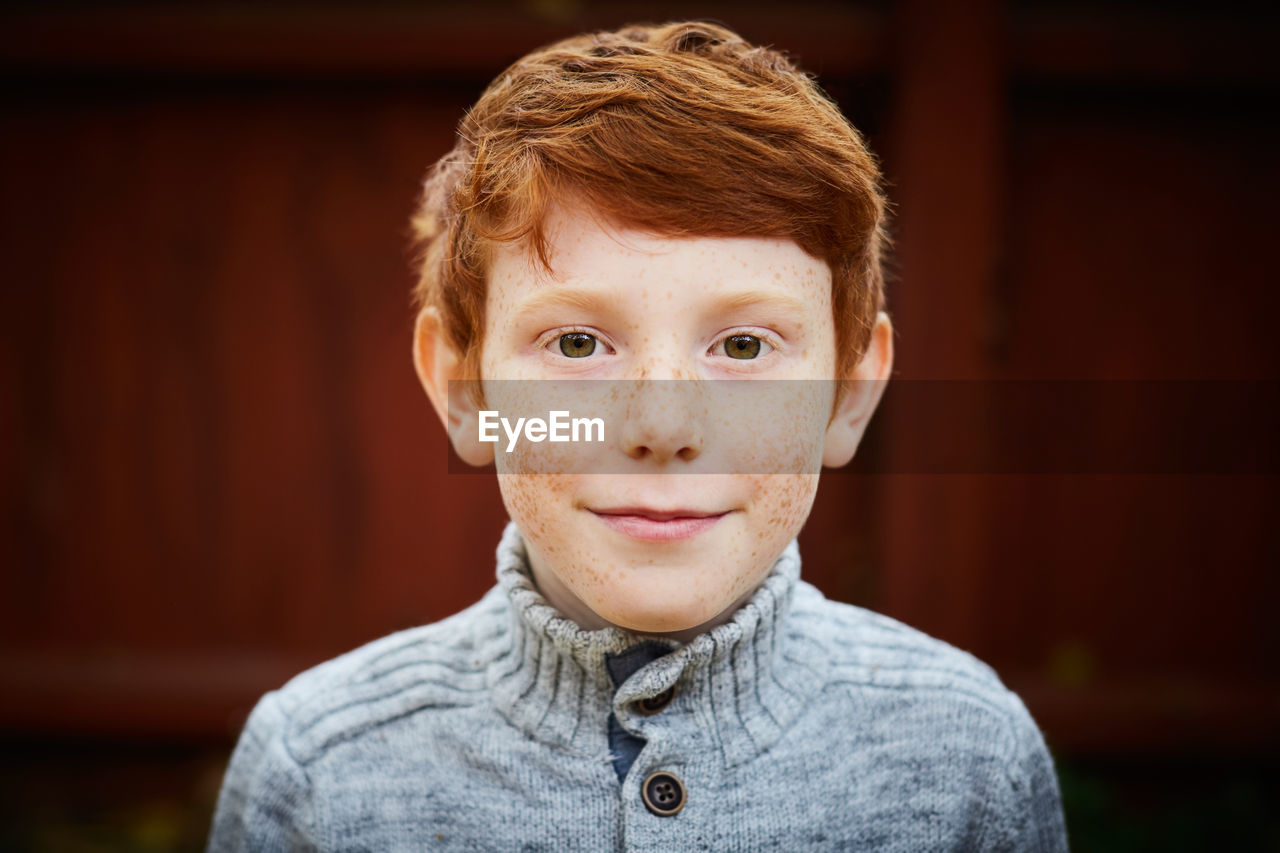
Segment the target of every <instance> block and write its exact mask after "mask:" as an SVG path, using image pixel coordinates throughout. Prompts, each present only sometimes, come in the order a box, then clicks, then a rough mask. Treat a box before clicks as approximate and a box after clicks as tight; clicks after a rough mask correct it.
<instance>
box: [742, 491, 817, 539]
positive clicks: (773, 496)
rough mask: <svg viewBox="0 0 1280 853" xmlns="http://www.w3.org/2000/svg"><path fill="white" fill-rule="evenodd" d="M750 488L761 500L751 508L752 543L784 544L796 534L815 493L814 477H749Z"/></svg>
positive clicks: (806, 514) (810, 506) (811, 505)
mask: <svg viewBox="0 0 1280 853" xmlns="http://www.w3.org/2000/svg"><path fill="white" fill-rule="evenodd" d="M751 479H752V481H753V482H752V487H753V488H754V489H755V490H756V493H757V494H759V495H761V496H762V497H761V499H760V500H759V501H758V502H757V503H756V505H755V506H754V507H753V514H754V515H755V516H756V518H755V521H754V524H753V527H754V532H755V534H756V539H757V540H759V541H762V542H770V543H777V542H783V543H784V544H785V542H788V541H790V540H791V538H792V537H794V536H795V535H796V534H797V533H799V532H800V528H801V526H803V525H804V521H805V519H806V518H808V517H809V510H810V509H811V508H812V507H813V499H814V497H815V496H816V495H817V493H818V475H816V474H774V475H761V476H757V477H753V478H751Z"/></svg>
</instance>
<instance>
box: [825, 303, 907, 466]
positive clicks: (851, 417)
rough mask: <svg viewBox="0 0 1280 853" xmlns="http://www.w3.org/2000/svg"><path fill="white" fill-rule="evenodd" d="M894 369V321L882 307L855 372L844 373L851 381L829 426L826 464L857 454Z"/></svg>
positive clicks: (846, 460)
mask: <svg viewBox="0 0 1280 853" xmlns="http://www.w3.org/2000/svg"><path fill="white" fill-rule="evenodd" d="M892 371H893V324H892V323H891V322H889V315H888V314H886V313H884V312H883V311H881V312H880V313H879V314H877V315H876V324H875V327H874V328H872V330H871V340H870V341H869V342H868V343H867V351H866V352H865V353H863V355H862V360H861V361H860V362H858V366H857V367H855V368H854V369H853V374H852V375H851V376H845V377H840V378H841V379H844V380H847V381H845V382H844V383H843V386H844V396H843V397H841V398H840V403H839V404H838V405H837V406H836V411H835V415H834V416H833V417H832V418H831V423H830V424H829V425H828V426H827V436H826V440H825V442H824V443H823V446H822V464H823V465H825V466H827V467H828V468H839V467H840V466H842V465H847V464H848V463H849V460H850V459H852V458H853V454H854V452H855V451H856V450H857V449H858V443H859V442H860V441H862V434H863V433H864V432H866V430H867V424H868V423H870V421H871V415H872V414H874V413H875V410H876V406H877V405H879V403H880V397H881V395H882V394H884V386H885V385H886V384H887V383H888V381H889V374H890V373H891V372H892Z"/></svg>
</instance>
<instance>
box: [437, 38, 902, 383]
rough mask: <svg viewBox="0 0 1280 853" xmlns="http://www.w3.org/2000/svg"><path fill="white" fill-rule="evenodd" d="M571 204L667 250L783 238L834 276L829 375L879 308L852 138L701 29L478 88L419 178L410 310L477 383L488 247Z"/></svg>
mask: <svg viewBox="0 0 1280 853" xmlns="http://www.w3.org/2000/svg"><path fill="white" fill-rule="evenodd" d="M567 198H573V199H575V200H579V201H581V202H582V203H584V204H585V205H586V206H587V207H589V208H590V209H592V210H594V211H595V212H597V213H600V214H603V215H604V216H605V217H606V218H608V219H611V220H614V221H616V222H618V223H622V224H625V225H629V226H631V227H636V228H642V229H645V230H649V231H652V232H655V233H658V234H662V235H666V236H698V237H716V236H725V237H781V238H787V239H790V240H793V241H794V242H795V243H797V244H798V245H799V246H800V247H801V248H802V249H804V250H805V251H807V252H808V253H809V254H811V255H813V256H814V257H816V258H819V259H821V260H824V261H826V262H827V264H828V265H829V266H830V267H831V272H832V302H833V310H834V312H835V321H836V323H835V324H836V346H837V357H836V365H837V370H838V371H839V374H838V375H841V376H843V375H847V374H848V372H849V370H851V369H852V368H853V366H854V365H856V364H857V363H858V361H859V360H860V359H861V357H862V354H863V352H864V351H865V350H866V347H867V343H868V340H869V338H870V333H871V329H872V327H873V325H874V323H875V317H876V312H877V311H879V310H880V309H881V308H882V307H883V304H884V273H883V270H882V258H881V255H882V251H883V250H884V247H885V244H886V242H887V240H886V237H885V233H884V222H885V207H886V203H885V199H884V196H883V194H882V191H881V188H880V170H879V167H878V165H877V163H876V160H875V157H874V156H873V155H872V154H871V152H870V151H869V150H868V148H867V146H866V144H865V142H864V141H863V139H862V136H861V135H860V134H859V133H858V131H857V130H855V129H854V128H853V126H852V125H850V124H849V122H848V120H846V119H845V117H844V116H843V115H842V114H841V113H840V110H839V109H838V108H837V107H836V106H835V104H833V103H832V102H831V100H830V99H829V98H828V97H827V96H826V95H825V93H823V92H822V90H821V89H820V88H819V87H818V86H817V84H816V83H815V82H814V81H813V79H812V78H811V77H810V76H808V75H807V74H805V73H804V72H802V71H801V70H800V69H798V68H797V67H796V66H795V65H794V64H792V62H791V61H790V60H789V59H788V58H787V57H785V56H784V55H783V54H781V53H779V52H777V51H775V50H771V49H769V48H762V47H755V46H752V45H750V44H748V43H747V42H745V41H743V40H742V39H741V38H740V37H739V36H737V35H735V34H734V33H732V32H730V31H729V30H727V29H725V28H723V27H719V26H715V25H712V24H705V23H674V24H665V25H662V26H628V27H623V28H622V29H620V30H617V31H616V32H602V33H594V34H590V35H583V36H578V37H575V38H571V39H566V40H565V41H561V42H557V43H555V44H553V45H550V46H548V47H545V48H542V49H540V50H536V51H534V52H533V53H530V54H529V55H528V56H526V57H524V58H523V59H521V60H519V61H518V62H516V63H515V64H514V65H512V66H511V67H510V68H508V69H507V70H506V71H504V72H503V73H502V74H501V75H500V76H499V77H498V78H497V79H496V80H494V81H493V83H491V84H490V85H489V87H488V88H487V89H486V90H485V92H484V94H482V95H481V96H480V100H479V101H477V102H476V104H475V106H474V107H473V108H472V109H471V110H470V111H469V112H468V113H467V115H466V117H465V118H464V119H463V121H462V123H461V125H460V127H459V133H458V140H457V143H456V144H455V145H454V147H453V150H452V151H450V152H449V153H448V154H446V155H445V156H444V157H442V158H441V159H440V161H439V162H438V163H436V164H435V166H434V167H433V168H432V169H431V171H430V173H429V174H428V176H427V180H426V186H425V191H424V194H423V200H422V204H421V207H420V209H419V211H418V213H417V215H416V216H415V218H414V229H415V232H416V235H417V239H418V243H419V245H420V247H421V249H422V251H421V255H420V258H421V266H420V276H419V281H418V285H417V287H416V289H415V294H414V295H415V298H416V300H417V302H418V304H419V305H421V306H426V305H431V306H435V307H436V308H437V309H438V310H439V311H440V312H441V314H442V317H443V320H444V325H445V328H446V330H447V333H448V335H449V339H450V341H451V343H452V344H453V345H454V348H455V349H456V350H457V351H458V353H459V354H460V356H461V357H462V358H463V363H464V366H465V369H466V374H467V375H468V376H472V377H477V376H478V369H477V368H478V365H479V351H480V345H481V343H482V331H483V328H484V306H485V298H486V287H485V282H486V273H487V268H486V267H487V256H488V253H487V251H486V247H487V246H488V245H489V244H490V242H491V241H510V240H525V241H527V242H528V244H529V246H530V247H531V249H532V251H533V252H535V253H536V255H537V256H538V258H539V259H541V261H542V262H543V264H544V265H546V264H547V257H548V247H547V241H546V234H545V232H544V223H545V218H546V214H547V212H548V210H549V208H550V207H551V205H553V204H554V203H555V202H556V201H557V200H561V199H567Z"/></svg>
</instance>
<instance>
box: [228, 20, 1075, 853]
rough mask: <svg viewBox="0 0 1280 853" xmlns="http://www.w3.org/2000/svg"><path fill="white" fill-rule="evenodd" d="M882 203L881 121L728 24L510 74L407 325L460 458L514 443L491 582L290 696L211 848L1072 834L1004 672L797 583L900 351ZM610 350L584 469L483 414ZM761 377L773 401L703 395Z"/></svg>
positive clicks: (430, 227)
mask: <svg viewBox="0 0 1280 853" xmlns="http://www.w3.org/2000/svg"><path fill="white" fill-rule="evenodd" d="M883 217H884V201H883V198H882V195H881V192H880V189H879V173H878V170H877V167H876V165H875V161H874V159H873V158H872V156H871V155H870V153H869V152H868V151H867V150H866V148H865V146H864V145H863V143H862V140H861V138H860V137H859V135H858V134H857V132H856V131H855V130H853V129H852V128H851V127H850V126H849V125H848V123H847V122H846V121H845V119H844V118H843V117H842V116H841V115H840V113H839V111H838V110H837V109H836V108H835V107H834V106H833V105H832V104H831V103H830V102H829V101H828V100H827V99H826V98H825V97H823V95H822V94H821V93H820V92H819V90H818V89H817V88H816V86H815V85H814V84H813V83H812V82H811V80H810V79H809V78H808V77H806V76H805V75H804V74H802V73H801V72H799V71H798V70H797V69H795V68H794V67H793V66H792V65H791V64H790V62H789V61H788V60H787V59H785V58H784V57H783V56H781V55H780V54H778V53H776V52H773V51H771V50H766V49H761V48H755V47H752V46H750V45H748V44H746V43H744V42H743V41H742V40H741V39H740V38H739V37H738V36H736V35H734V34H733V33H731V32H729V31H728V30H725V29H723V28H720V27H717V26H711V25H707V24H671V25H666V26H660V27H629V28H624V29H622V30H620V31H618V32H613V33H601V34H596V35H592V36H584V37H581V38H576V39H571V40H568V41H565V42H561V43H559V44H556V45H553V46H551V47H548V48H546V49H543V50H540V51H537V52H535V53H533V54H531V55H529V56H528V57H526V58H524V59H523V60H521V61H520V62H518V63H516V64H515V65H514V66H513V67H512V68H510V69H508V70H507V71H506V72H505V73H504V74H503V75H502V76H501V77H499V78H498V79H497V80H496V81H495V82H494V83H493V84H492V85H491V86H490V87H489V89H488V90H487V91H486V92H485V94H484V95H483V96H482V97H481V98H480V101H479V102H478V103H477V104H476V106H475V108H474V109H473V110H472V111H471V112H470V113H469V114H468V115H467V117H466V119H465V120H464V122H463V124H462V127H461V132H460V134H459V141H458V143H457V145H456V147H455V149H454V150H453V151H452V152H451V153H450V154H449V155H447V156H446V157H445V158H443V159H442V160H441V161H440V163H438V164H437V165H436V167H435V169H434V170H433V171H432V173H431V175H430V176H429V178H428V181H427V188H426V193H425V197H424V203H423V207H422V210H421V212H420V215H419V217H418V219H417V226H418V229H419V233H420V235H421V237H422V240H423V244H424V246H425V251H424V254H423V262H422V275H421V283H420V285H419V292H418V297H419V300H420V303H421V306H422V310H421V313H420V315H419V318H418V325H417V331H416V336H415V341H414V358H415V363H416V366H417V369H418V374H419V377H420V379H421V380H422V383H423V386H424V388H425V389H426V392H427V395H428V396H429V398H430V400H431V402H432V404H433V406H434V407H435V409H436V411H437V413H438V414H439V416H440V418H441V420H442V422H443V423H444V424H445V427H446V429H447V430H448V432H449V435H450V439H451V441H452V443H453V445H454V447H455V449H456V450H457V452H458V453H459V455H460V456H461V457H462V458H463V459H464V460H465V461H467V462H470V463H473V464H487V463H489V462H495V463H496V464H497V467H498V472H499V485H500V489H501V492H502V497H503V500H504V503H505V505H506V507H507V510H508V512H509V513H510V515H511V518H512V523H511V524H510V525H509V526H508V528H507V531H506V533H505V534H504V536H503V539H502V542H501V544H500V545H499V547H498V565H497V575H498V585H497V586H496V587H495V588H493V589H492V590H491V591H490V592H489V593H488V594H487V595H486V596H485V597H484V598H483V599H482V600H481V601H480V602H479V603H477V604H476V605H473V606H472V607H470V608H468V609H467V610H465V611H463V612H462V613H460V614H457V615H455V616H453V617H451V618H450V619H447V620H444V621H443V622H440V623H437V624H434V625H428V626H425V627H422V628H417V629H413V630H410V631H405V632H402V633H399V634H395V635H393V636H390V637H386V638H384V639H382V640H380V641H377V642H375V643H372V644H370V645H368V646H366V647H364V648H362V649H358V650H356V651H354V652H352V653H350V654H348V655H345V656H343V657H341V658H338V659H336V660H334V661H330V662H329V663H326V664H324V665H322V666H320V667H317V668H315V669H313V670H311V671H309V672H307V673H304V674H302V675H300V676H298V677H297V678H295V679H294V680H293V681H291V682H290V683H289V684H288V685H286V686H285V687H284V688H282V689H281V690H279V691H275V692H273V693H270V694H268V695H267V696H266V697H264V698H263V699H262V700H261V702H260V703H259V704H258V706H257V708H256V709H255V710H254V712H253V714H252V716H251V717H250V719H249V722H248V723H247V725H246V727H245V731H244V734H243V736H242V737H241V740H240V744H239V745H238V747H237V748H236V751H235V754H234V756H233V758H232V762H231V766H230V768H229V769H228V771H227V776H226V780H225V783H224V786H223V791H222V795H221V798H220V800H219V804H218V811H217V814H216V816H215V819H214V825H213V830H212V835H211V838H210V842H209V848H210V849H211V850H217V851H221V850H235V849H255V850H258V849H310V848H315V849H323V850H377V851H383V850H403V849H441V850H452V849H457V850H507V849H521V850H546V851H561V850H615V849H637V850H641V849H643V850H659V851H669V850H761V849H781V850H810V849H812V850H827V849H860V850H861V849H868V850H902V851H908V850H910V851H916V850H940V849H947V850H1062V849H1065V847H1066V841H1065V834H1064V830H1063V823H1062V815H1061V807H1060V805H1059V801H1058V792H1057V783H1056V780H1055V778H1054V773H1053V767H1052V764H1051V761H1050V758H1049V756H1048V754H1047V752H1046V750H1045V746H1044V743H1043V740H1042V739H1041V736H1040V733H1039V731H1038V730H1037V729H1036V726H1035V724H1034V723H1033V722H1032V721H1031V719H1030V717H1029V716H1028V714H1027V712H1026V710H1025V709H1024V707H1023V706H1022V704H1021V702H1020V701H1019V700H1018V699H1017V697H1016V696H1014V695H1013V694H1011V693H1010V692H1009V691H1007V690H1006V689H1005V688H1004V687H1003V686H1002V685H1001V684H1000V682H999V681H998V679H997V678H996V676H995V675H994V674H993V673H992V672H991V670H989V669H988V668H986V667H985V666H983V665H982V664H981V663H979V662H978V661H976V660H975V659H973V658H972V657H970V656H968V655H966V654H965V653H963V652H959V651H957V650H955V649H952V648H950V647H949V646H946V645H945V644H943V643H941V642H938V641H936V640H932V639H930V638H928V637H925V636H923V635H921V634H919V633H918V632H915V631H913V630H911V629H909V628H907V627H905V626H903V625H901V624H898V623H896V622H894V621H892V620H890V619H887V618H884V617H881V616H877V615H875V614H872V613H869V612H866V611H864V610H861V609H859V608H855V607H851V606H848V605H842V604H836V603H833V602H829V601H827V600H825V599H824V598H823V597H822V595H821V594H820V593H818V591H817V590H816V589H814V588H813V587H811V586H808V585H807V584H805V583H803V582H802V581H800V580H799V579H798V574H799V555H798V552H797V549H796V545H795V543H794V539H795V536H796V534H797V533H798V531H799V529H800V527H801V526H802V524H803V523H804V520H805V518H806V516H807V514H808V512H809V509H810V506H811V505H812V501H813V498H814V494H815V492H816V489H817V475H816V474H815V473H813V471H815V470H816V468H817V466H818V464H819V463H821V464H826V465H830V466H838V465H843V464H845V463H846V462H848V461H849V459H850V458H851V457H852V456H853V453H854V451H855V449H856V447H857V444H858V441H859V439H860V438H861V435H862V431H863V429H864V427H865V425H866V423H867V420H868V419H869V418H870V416H871V414H872V412H873V410H874V409H875V406H876V403H877V402H878V399H879V392H880V390H881V389H882V388H883V383H884V381H885V380H887V378H888V376H889V372H890V368H891V364H892V330H891V327H890V324H889V320H888V318H887V316H886V315H885V314H884V312H883V310H881V309H882V302H883V296H882V273H881V267H880V263H881V261H880V252H881V245H882V243H883V236H882V224H883ZM833 378H838V379H841V380H850V381H849V382H847V383H842V386H843V390H842V391H841V392H839V393H837V392H835V391H834V390H832V388H833V383H832V382H831V380H832V379H833ZM582 379H593V380H604V383H603V385H604V387H605V388H606V389H607V390H606V392H604V393H603V394H601V395H600V396H599V397H598V399H597V402H599V403H600V405H601V406H603V407H604V410H605V411H606V412H607V413H608V415H609V417H607V418H604V419H603V420H604V422H605V423H606V424H608V426H607V428H606V431H605V440H603V441H601V442H595V443H592V444H576V445H571V448H572V449H571V451H569V453H570V454H571V455H572V454H578V455H574V456H573V457H572V458H573V464H568V465H566V466H565V467H557V464H558V461H557V460H559V462H564V460H565V459H568V458H569V457H568V456H566V455H565V454H564V453H563V452H561V449H560V448H556V447H555V446H553V445H552V444H551V443H549V442H548V443H542V442H539V441H538V440H537V439H536V437H532V436H531V434H530V433H528V432H526V433H525V438H526V439H531V440H526V441H525V442H524V444H523V445H522V446H521V448H520V449H519V450H518V451H517V450H516V449H515V444H516V443H517V441H515V440H513V441H512V443H511V445H508V444H506V443H505V441H506V438H505V436H503V442H504V443H502V444H499V443H498V442H495V441H491V440H488V439H487V438H486V437H485V436H486V433H485V427H484V424H485V423H488V422H487V421H485V420H484V418H486V417H488V415H487V414H485V413H492V412H495V411H496V412H505V411H506V410H509V409H513V408H519V407H520V406H522V405H534V407H536V403H531V401H530V400H524V401H523V402H521V400H520V399H519V398H520V395H521V394H522V393H525V391H526V390H527V389H530V388H544V387H547V384H546V383H545V382H544V381H545V380H555V381H558V380H582ZM724 379H732V380H746V382H745V383H716V382H710V381H704V380H724ZM663 380H695V381H692V382H679V381H663ZM768 380H776V381H774V382H769V381H768ZM451 383H456V384H457V386H458V387H461V388H465V390H466V393H454V394H452V395H451V394H450V393H449V390H450V384H451ZM752 383H755V384H752ZM551 384H554V383H551ZM744 384H745V385H746V386H747V387H751V388H759V389H769V390H768V391H767V393H774V394H779V395H781V396H779V397H777V398H775V399H776V400H777V402H776V403H771V404H769V405H767V406H761V405H759V401H760V400H761V399H763V396H760V397H750V396H748V398H747V400H748V402H747V403H746V404H743V402H742V398H740V397H739V398H734V397H733V395H731V394H728V395H724V396H723V397H722V398H721V399H713V396H714V395H715V394H717V390H716V389H722V388H730V387H735V386H740V385H744ZM579 387H582V388H587V387H594V383H580V385H579ZM709 389H710V390H709ZM778 389H781V390H778ZM709 395H710V396H709ZM535 396H536V395H535ZM753 401H754V403H753ZM815 413H816V414H815ZM743 423H745V425H746V428H745V429H741V428H740V429H738V430H737V432H733V430H732V426H733V425H734V424H739V425H740V426H741V425H742V424H743ZM815 425H816V428H815ZM726 429H727V430H729V431H728V432H726V431H725V430H726ZM726 435H729V436H731V438H730V439H728V440H722V439H724V437H725V436H726ZM761 436H763V439H761ZM513 439H518V436H515V435H514V434H513ZM753 440H754V442H755V443H754V445H751V450H750V452H749V453H747V454H746V455H745V456H741V455H740V456H738V457H732V458H731V456H726V455H725V448H724V446H725V444H726V443H727V444H730V445H732V444H735V443H741V442H746V443H748V444H749V443H750V442H751V441H753ZM509 450H510V451H511V452H508V451H509ZM553 451H554V452H553ZM557 453H559V454H560V455H559V456H557V455H556V454H557ZM584 459H585V460H586V461H585V462H584V461H583V460H584ZM733 459H736V460H737V461H736V462H734V461H733ZM743 459H749V460H750V464H747V463H744V462H742V460H743ZM575 464H576V466H577V469H578V470H577V472H575V471H572V470H569V469H570V468H573V467H574V465H575ZM605 472H608V475H607V476H606V475H605ZM679 474H686V475H687V474H703V475H704V476H684V477H680V476H676V475H679ZM468 570H470V569H468Z"/></svg>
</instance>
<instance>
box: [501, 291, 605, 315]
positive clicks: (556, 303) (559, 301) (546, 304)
mask: <svg viewBox="0 0 1280 853" xmlns="http://www.w3.org/2000/svg"><path fill="white" fill-rule="evenodd" d="M609 304H610V300H609V299H608V298H607V297H606V296H604V295H603V294H600V293H594V292H592V291H590V290H584V289H581V288H576V287H555V288H549V289H546V290H539V291H538V292H537V293H535V294H534V295H533V296H530V297H529V298H528V299H526V300H525V301H524V303H523V304H521V305H520V307H519V309H517V311H516V316H523V315H525V314H532V313H535V312H538V311H541V310H543V309H546V308H573V309H577V310H579V311H596V310H599V309H602V308H607V307H609Z"/></svg>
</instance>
